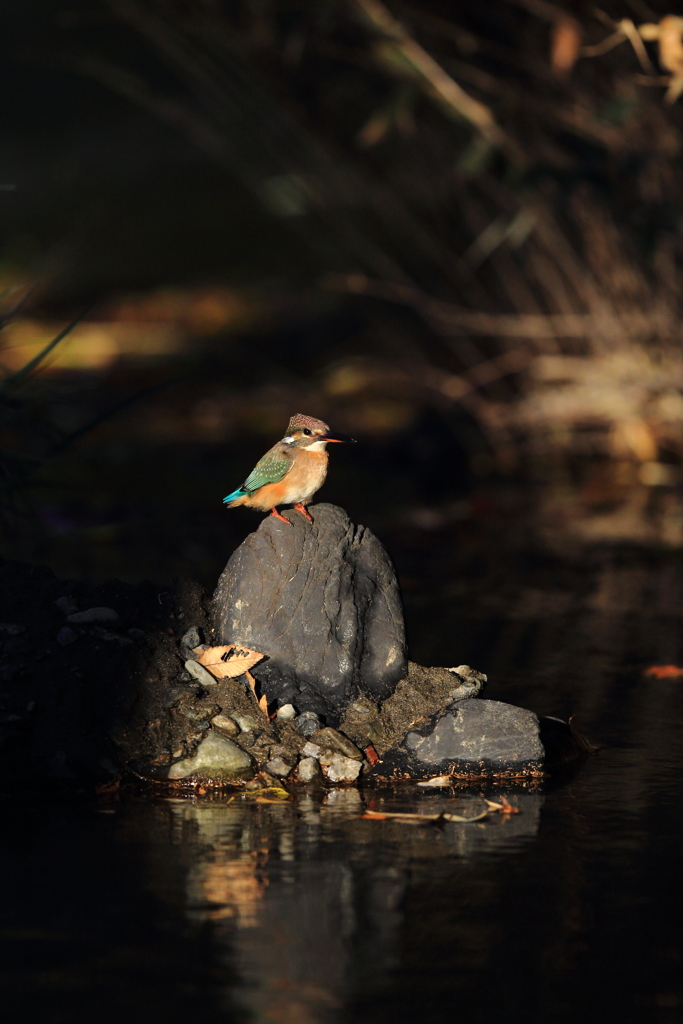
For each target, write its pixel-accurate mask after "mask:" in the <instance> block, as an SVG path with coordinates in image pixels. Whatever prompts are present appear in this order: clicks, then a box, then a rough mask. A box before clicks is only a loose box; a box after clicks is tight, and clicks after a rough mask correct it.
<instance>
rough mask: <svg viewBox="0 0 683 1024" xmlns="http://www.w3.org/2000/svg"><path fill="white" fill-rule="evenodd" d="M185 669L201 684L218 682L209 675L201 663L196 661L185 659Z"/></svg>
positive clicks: (208, 684) (207, 684)
mask: <svg viewBox="0 0 683 1024" xmlns="http://www.w3.org/2000/svg"><path fill="white" fill-rule="evenodd" d="M185 670H186V671H187V672H189V673H190V675H191V676H194V678H195V679H196V680H197V682H198V683H201V684H202V686H215V685H216V683H217V682H218V680H217V679H215V678H214V677H213V676H212V675H211V673H210V672H209V670H208V669H206V668H204V666H203V665H200V664H199V662H198V661H191V660H190V661H186V662H185Z"/></svg>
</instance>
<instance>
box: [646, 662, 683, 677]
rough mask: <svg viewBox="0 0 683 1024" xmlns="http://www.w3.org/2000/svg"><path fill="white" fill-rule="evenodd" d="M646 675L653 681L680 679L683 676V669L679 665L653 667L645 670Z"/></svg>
mask: <svg viewBox="0 0 683 1024" xmlns="http://www.w3.org/2000/svg"><path fill="white" fill-rule="evenodd" d="M645 675H646V676H652V678H653V679H679V678H680V677H681V676H683V668H679V667H678V665H651V666H650V668H646V669H645Z"/></svg>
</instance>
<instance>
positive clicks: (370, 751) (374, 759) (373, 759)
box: [363, 743, 380, 768]
mask: <svg viewBox="0 0 683 1024" xmlns="http://www.w3.org/2000/svg"><path fill="white" fill-rule="evenodd" d="M363 753H364V754H365V756H366V757H367V759H368V761H369V762H370V767H371V768H372V767H374V766H375V765H376V764H378V763H379V759H380V758H379V754H378V753H377V751H376V750H375V748H374V747H373V745H372V743H368V745H367V747H366V748H365V750H364V751H363Z"/></svg>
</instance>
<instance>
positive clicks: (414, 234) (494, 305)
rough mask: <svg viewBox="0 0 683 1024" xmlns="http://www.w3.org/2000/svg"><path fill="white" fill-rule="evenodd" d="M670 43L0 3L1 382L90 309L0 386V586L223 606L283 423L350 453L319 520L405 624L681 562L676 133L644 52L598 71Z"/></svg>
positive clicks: (234, 6) (622, 12) (613, 10)
mask: <svg viewBox="0 0 683 1024" xmlns="http://www.w3.org/2000/svg"><path fill="white" fill-rule="evenodd" d="M666 13H667V10H666V9H665V7H664V6H663V5H661V4H654V5H653V9H650V7H649V6H646V5H645V4H642V3H636V2H629V3H623V4H618V3H611V4H607V5H606V6H605V7H604V10H603V13H602V14H599V15H596V14H595V13H594V11H593V8H592V6H591V5H589V4H580V3H579V4H564V5H563V4H549V3H545V2H542V0H515V2H511V0H510V2H509V0H501V2H491V3H488V4H486V5H482V4H480V3H475V2H469V0H466V2H462V3H458V4H457V5H455V4H448V3H439V2H435V0H430V2H429V3H420V4H416V5H414V6H411V5H410V4H403V3H402V4H398V3H396V4H392V5H390V7H389V8H385V7H382V6H381V5H380V6H377V5H374V4H371V3H369V2H357V0H353V2H351V0H344V2H342V0H335V2H326V0H318V2H316V3H308V2H305V0H302V2H280V3H269V2H266V0H262V2H255V0H254V2H247V0H244V2H240V3H221V2H218V0H205V2H193V3H184V2H182V0H174V2H172V0H158V2H152V0H147V2H135V0H132V2H128V0H125V2H116V0H113V2H111V3H83V2H80V3H79V2H66V0H49V2H48V0H44V2H38V0H28V2H25V3H22V4H20V5H19V4H17V5H13V7H12V9H11V10H9V11H8V12H6V15H5V38H6V39H7V40H9V41H10V44H9V45H7V46H6V50H5V59H4V60H3V63H2V68H0V75H1V76H2V79H3V83H2V84H3V95H4V96H5V103H4V104H3V109H2V115H1V116H2V120H3V129H2V143H1V144H0V146H1V148H0V185H2V186H3V188H2V190H1V191H0V209H1V210H2V213H1V216H2V225H3V231H2V249H1V256H0V258H1V260H2V262H1V264H0V268H1V269H0V277H1V279H2V280H1V282H0V283H1V285H2V291H3V298H2V302H3V307H4V309H5V311H6V312H9V311H11V310H12V309H13V308H14V306H15V304H16V303H17V301H19V300H21V299H22V297H23V296H24V295H25V293H26V292H27V291H28V290H29V289H30V288H33V290H32V291H30V294H28V296H27V297H26V298H25V301H24V303H23V305H22V306H21V308H20V309H19V310H18V311H15V312H14V313H13V315H11V316H10V317H9V320H8V322H7V323H6V325H5V327H4V330H3V332H2V340H3V346H4V347H3V348H2V350H1V351H0V359H1V360H2V365H3V366H4V371H3V372H4V373H5V375H6V377H9V376H10V375H11V374H13V373H14V374H15V373H17V371H21V368H22V367H23V366H25V364H26V363H27V361H28V360H29V359H30V358H32V357H33V356H34V355H36V354H37V353H38V352H39V351H40V348H41V346H42V345H44V344H45V343H46V342H47V341H49V339H50V338H51V337H54V336H55V335H56V334H57V332H58V331H59V330H61V329H63V328H64V327H65V326H67V325H68V324H69V323H70V321H71V320H72V319H73V318H74V317H76V316H78V315H80V314H81V313H83V312H84V311H86V310H87V312H85V317H84V320H83V321H82V322H81V323H80V324H79V325H78V326H77V327H75V328H74V329H73V331H72V332H71V333H70V334H69V335H68V336H67V337H66V338H65V339H64V341H63V342H61V343H60V345H59V346H57V347H56V348H55V349H54V350H53V351H52V352H51V353H50V354H49V355H48V356H47V357H46V358H45V359H44V360H43V361H42V362H41V363H40V365H39V366H38V367H36V369H35V371H34V372H32V373H31V374H28V375H26V376H21V377H20V379H16V378H13V379H6V381H5V384H4V385H3V390H2V392H1V394H0V414H1V421H0V427H1V437H0V448H1V449H2V452H1V457H2V468H3V491H2V499H1V500H2V508H1V511H2V520H3V540H2V554H3V555H4V556H5V557H15V558H20V559H23V560H26V561H31V562H46V563H48V564H49V565H50V566H52V568H54V569H55V571H57V572H58V573H59V574H61V575H63V576H67V577H78V578H88V579H95V580H98V579H103V578H107V577H112V576H117V577H121V578H124V579H128V580H138V579H141V578H145V577H147V578H152V579H155V580H160V581H163V580H170V579H171V578H172V577H174V576H177V575H178V574H183V573H184V574H189V575H192V576H195V577H196V578H199V579H200V580H201V581H202V582H203V583H204V584H205V585H207V586H208V587H212V586H213V583H214V581H215V579H216V577H217V575H218V573H219V572H220V569H221V568H222V566H223V565H224V563H225V561H226V558H227V557H228V555H229V554H230V552H231V551H232V549H233V548H234V546H235V544H237V543H238V542H239V541H240V539H241V538H242V537H243V536H244V535H245V534H246V533H247V532H248V531H249V530H251V529H253V528H254V527H255V526H256V525H257V522H258V518H257V517H256V516H255V515H254V514H253V513H251V512H249V511H246V510H236V511H227V510H225V509H224V508H223V506H222V503H221V499H222V498H223V496H224V494H226V493H228V492H229V491H231V490H233V489H234V488H235V487H236V486H237V485H238V484H239V483H240V482H241V481H242V480H243V479H244V478H245V476H246V475H247V473H248V471H249V470H250V469H251V467H252V465H253V464H254V462H255V461H256V460H257V459H258V458H259V457H260V455H261V454H263V452H264V451H265V450H266V449H267V448H268V447H270V445H271V444H272V443H273V442H274V441H275V440H276V439H277V438H279V437H281V436H282V433H283V431H284V428H285V426H286V423H287V419H288V418H289V416H290V415H291V414H292V413H294V412H297V411H301V412H305V413H308V414H311V415H315V416H320V417H322V418H323V419H325V420H327V421H328V422H330V423H331V425H332V426H333V427H334V428H335V429H337V430H341V431H345V432H348V433H350V434H352V435H353V436H355V437H357V439H358V441H359V442H360V443H359V444H358V445H355V446H354V447H353V448H348V449H346V448H345V449H343V450H340V448H341V446H340V448H335V449H334V451H333V452H332V459H331V472H330V477H329V480H328V482H327V484H326V485H325V489H324V490H323V492H322V493H321V498H324V499H325V500H328V501H332V502H336V503H339V504H342V505H343V506H344V507H346V508H347V509H348V510H349V512H350V514H351V515H352V516H353V517H354V518H355V519H357V520H358V521H361V522H364V523H366V524H367V525H369V526H371V527H372V528H373V529H374V530H375V531H376V532H378V533H379V535H380V536H381V537H382V539H383V540H384V541H385V543H387V545H388V546H389V547H390V549H391V551H392V553H393V554H394V557H395V558H396V561H397V564H398V568H399V572H400V575H401V581H402V584H403V588H404V591H405V594H406V602H407V606H408V618H409V623H410V622H411V621H412V622H413V623H417V622H418V621H420V622H422V621H423V620H424V621H427V620H429V619H430V617H432V618H433V615H434V614H436V610H437V609H438V608H441V607H443V606H444V603H448V604H449V605H451V606H452V604H453V602H456V603H457V602H463V603H464V605H465V606H466V604H467V603H468V602H469V600H470V598H471V595H472V593H474V592H476V588H477V586H478V585H479V584H478V582H477V581H480V580H483V579H485V580H486V586H487V588H489V589H491V588H492V587H493V588H494V589H497V588H499V587H500V586H503V585H504V583H505V580H506V579H507V578H508V577H510V576H512V577H514V575H515V573H516V572H518V571H520V566H521V565H524V566H528V565H529V560H530V559H531V561H532V563H533V564H534V565H536V564H538V565H539V566H540V568H539V569H538V571H539V572H544V571H553V572H555V571H557V564H556V562H554V561H553V559H555V558H556V557H557V555H558V553H561V555H562V557H563V558H566V557H568V555H572V556H573V555H574V554H576V555H577V556H578V557H583V555H584V554H585V552H586V550H587V549H592V548H594V547H595V546H596V545H597V546H598V547H600V546H603V547H604V546H605V545H607V546H610V545H612V546H613V545H624V544H626V545H633V544H645V545H649V546H652V545H654V546H655V547H662V546H664V547H665V548H672V549H676V548H678V547H680V546H681V544H682V543H683V512H682V510H681V503H680V481H681V473H680V463H681V457H682V454H683V446H682V443H681V442H682V437H683V396H682V395H681V390H682V388H683V361H682V360H681V356H680V339H679V333H680V328H679V324H680V309H679V305H680V301H679V295H678V274H679V265H680V261H681V257H682V252H681V231H680V218H681V209H682V201H681V195H683V191H682V190H681V184H682V182H681V160H680V155H681V145H682V142H683V137H682V135H681V127H682V120H681V118H682V115H681V109H680V101H679V102H673V103H669V102H667V100H666V90H667V86H666V84H665V83H666V81H668V80H669V76H670V72H669V70H667V68H666V67H663V66H662V65H661V63H660V62H659V50H658V44H657V42H656V41H655V42H646V43H640V44H639V45H640V49H639V50H637V49H636V48H634V47H633V45H632V44H631V42H629V41H628V39H627V38H626V35H623V34H622V35H621V36H618V35H617V36H615V37H614V41H615V42H618V45H615V46H614V48H612V49H609V50H606V51H605V52H604V53H603V52H600V44H601V43H602V41H603V40H605V39H607V38H608V37H610V36H612V34H613V33H614V32H615V29H616V30H618V25H617V23H619V22H620V21H621V19H630V20H631V21H630V23H632V24H634V25H635V26H639V25H641V24H642V23H644V22H653V23H656V22H658V20H659V18H660V17H661V16H663V15H664V14H666ZM634 31H635V29H634ZM596 46H598V50H597V51H596V50H595V49H591V48H592V47H593V48H594V47H596ZM603 49H604V48H603ZM454 83H455V85H454ZM453 88H454V89H455V92H454V91H453ZM458 89H460V90H463V91H464V93H463V92H458ZM463 94H466V95H465V99H464V101H463V98H462V97H463ZM468 98H469V99H468ZM472 99H474V100H476V102H477V104H478V106H477V107H476V108H475V110H474V113H473V112H472V111H471V110H470V109H469V108H468V107H467V102H469V101H470V100H472ZM475 122H476V123H475ZM544 560H545V561H544ZM544 567H545V568H544ZM420 609H421V611H420ZM411 616H416V617H414V618H411ZM420 616H421V618H420Z"/></svg>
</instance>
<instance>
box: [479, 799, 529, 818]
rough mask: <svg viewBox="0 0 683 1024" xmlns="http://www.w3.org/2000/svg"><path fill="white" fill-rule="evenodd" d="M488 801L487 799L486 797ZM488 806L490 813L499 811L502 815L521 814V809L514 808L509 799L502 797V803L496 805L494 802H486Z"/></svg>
mask: <svg viewBox="0 0 683 1024" xmlns="http://www.w3.org/2000/svg"><path fill="white" fill-rule="evenodd" d="M484 799H486V797H484ZM486 806H487V807H488V809H489V810H490V811H498V812H499V813H500V814H521V813H522V812H521V811H520V809H519V807H513V806H512V804H511V803H510V802H509V801H508V799H507V798H506V797H504V796H501V798H500V803H495V802H494V801H493V800H486Z"/></svg>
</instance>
